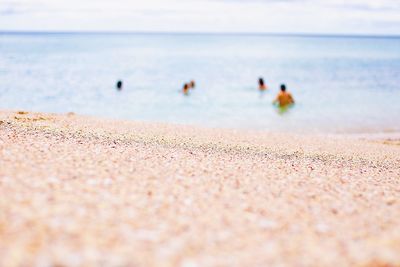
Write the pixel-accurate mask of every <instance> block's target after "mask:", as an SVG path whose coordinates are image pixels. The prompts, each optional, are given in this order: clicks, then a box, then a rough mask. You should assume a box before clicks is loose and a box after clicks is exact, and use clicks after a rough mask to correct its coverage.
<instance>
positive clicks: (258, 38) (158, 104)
mask: <svg viewBox="0 0 400 267" xmlns="http://www.w3.org/2000/svg"><path fill="white" fill-rule="evenodd" d="M261 76H262V77H264V79H265V81H266V83H267V85H268V86H269V88H270V90H269V91H268V92H265V93H263V94H261V93H260V92H258V90H257V80H258V78H259V77H261ZM118 79H122V80H123V81H124V88H123V90H122V91H121V92H117V91H116V90H115V83H116V81H117V80H118ZM191 79H195V80H196V82H197V87H196V89H195V90H193V91H192V92H191V94H190V95H189V96H183V95H182V94H181V93H180V89H181V87H182V85H183V83H184V82H186V81H189V80H191ZM281 83H285V84H286V85H287V87H288V90H289V91H290V92H291V93H292V94H293V96H294V98H295V100H296V105H295V107H293V108H291V109H289V110H288V111H286V112H280V111H279V110H277V109H276V108H275V107H274V106H273V105H272V104H271V102H272V100H273V99H274V97H275V95H276V94H277V93H278V89H279V85H280V84H281ZM0 109H24V110H33V111H45V112H60V113H64V112H71V111H72V112H76V113H80V114H88V115H96V116H102V117H110V118H120V119H130V120H141V121H161V122H173V123H184V124H194V125H202V126H211V127H229V128H245V129H259V130H268V131H292V132H329V133H336V132H340V133H342V132H345V133H357V132H360V133H365V132H371V133H380V132H392V131H396V132H400V38H351V37H346V38H343V37H329V38H327V37H301V36H268V35H206V34H203V35H195V34H181V35H176V34H175V35H174V34H170V35H169V34H159V35H157V34H0Z"/></svg>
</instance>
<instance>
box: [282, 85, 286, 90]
mask: <svg viewBox="0 0 400 267" xmlns="http://www.w3.org/2000/svg"><path fill="white" fill-rule="evenodd" d="M281 91H282V92H285V91H286V85H284V84H281Z"/></svg>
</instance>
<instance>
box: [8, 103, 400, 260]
mask: <svg viewBox="0 0 400 267" xmlns="http://www.w3.org/2000/svg"><path fill="white" fill-rule="evenodd" d="M0 196H1V197H0V266H5V267H13V266H181V267H196V266H400V141H399V140H396V139H391V140H370V139H365V140H363V139H360V138H351V137H346V136H323V135H319V136H315V135H314V136H310V135H294V134H278V133H267V132H256V131H237V130H228V129H205V128H198V127H193V126H179V125H169V124H157V123H141V122H128V121H114V120H106V119H97V118H91V117H85V116H79V115H76V114H72V113H71V114H64V115H55V114H39V113H31V112H22V111H19V112H18V111H2V112H0Z"/></svg>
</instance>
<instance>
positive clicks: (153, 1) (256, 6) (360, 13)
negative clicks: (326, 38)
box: [0, 0, 400, 34]
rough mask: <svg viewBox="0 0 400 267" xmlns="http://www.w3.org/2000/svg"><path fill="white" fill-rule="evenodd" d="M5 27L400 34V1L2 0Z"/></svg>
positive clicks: (2, 25) (0, 21)
mask: <svg viewBox="0 0 400 267" xmlns="http://www.w3.org/2000/svg"><path fill="white" fill-rule="evenodd" d="M0 30H37V31H69V30H71V31H185V32H193V31H194V32H198V31H200V32H201V31H203V32H204V31H205V32H214V31H216V32H294V33H296V32H297V33H304V32H309V33H359V34H400V1H399V0H380V1H379V0H248V1H240V0H146V1H142V0H113V1H110V0H85V1H82V0H68V1H64V0H1V1H0Z"/></svg>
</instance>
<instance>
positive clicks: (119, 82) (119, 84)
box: [117, 81, 122, 90]
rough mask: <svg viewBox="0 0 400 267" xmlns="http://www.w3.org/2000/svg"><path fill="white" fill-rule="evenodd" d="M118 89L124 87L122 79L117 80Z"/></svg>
mask: <svg viewBox="0 0 400 267" xmlns="http://www.w3.org/2000/svg"><path fill="white" fill-rule="evenodd" d="M117 89H118V90H121V89H122V81H118V82H117Z"/></svg>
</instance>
